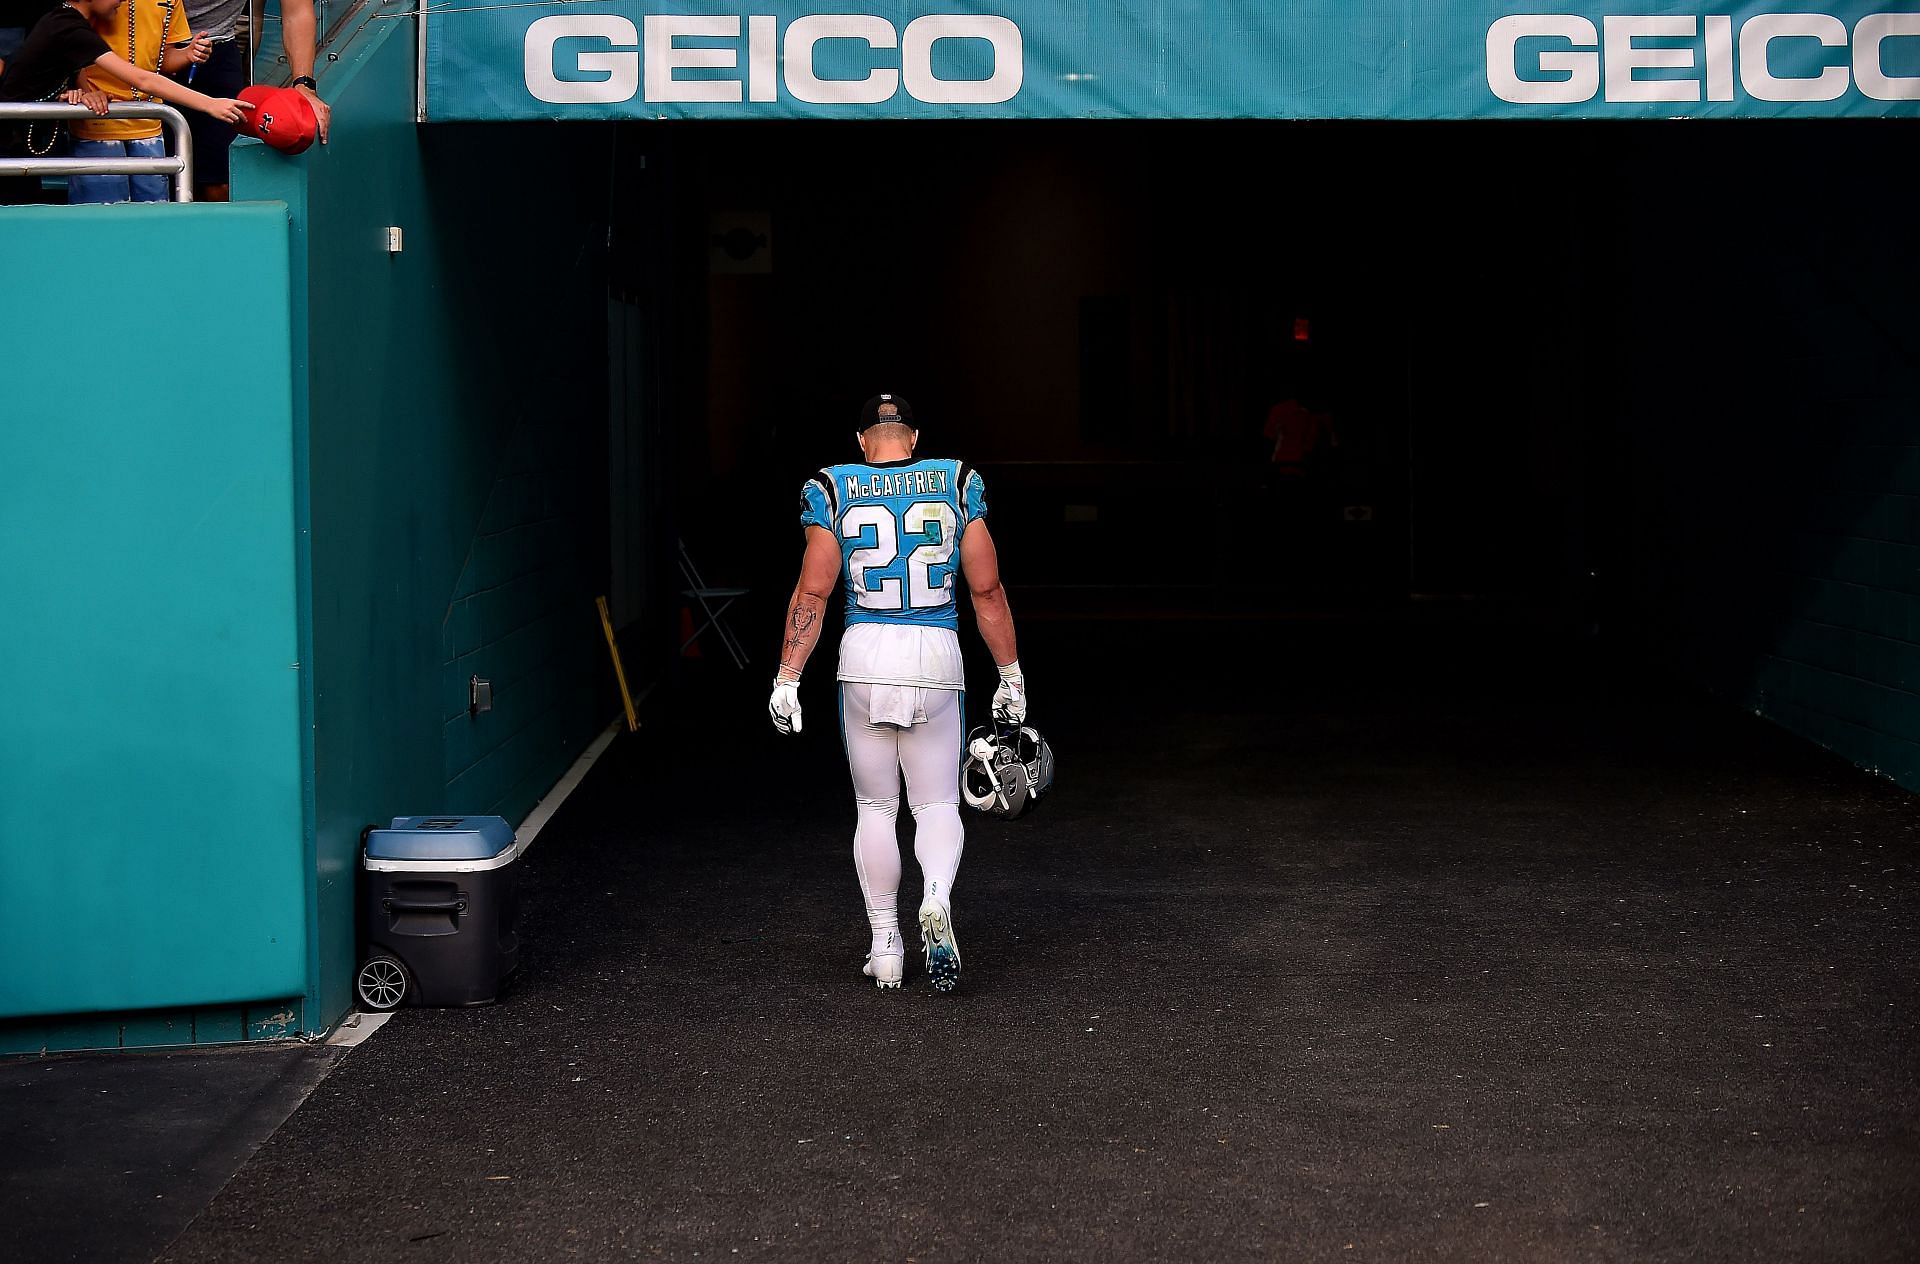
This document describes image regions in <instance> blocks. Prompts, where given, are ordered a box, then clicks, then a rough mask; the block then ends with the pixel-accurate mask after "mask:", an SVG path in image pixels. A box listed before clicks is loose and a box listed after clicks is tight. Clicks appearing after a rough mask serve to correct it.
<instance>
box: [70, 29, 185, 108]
mask: <svg viewBox="0 0 1920 1264" xmlns="http://www.w3.org/2000/svg"><path fill="white" fill-rule="evenodd" d="M129 4H130V5H132V6H134V9H133V22H134V32H133V42H134V46H133V49H132V51H131V52H130V51H129V50H128V48H127V5H129ZM169 15H171V18H169ZM93 29H94V30H95V31H97V32H99V35H100V38H101V39H103V40H105V41H107V47H108V48H110V49H112V50H113V51H114V52H115V53H117V54H119V55H120V56H122V57H125V58H126V59H127V60H128V61H130V62H132V63H133V64H134V65H136V66H138V67H140V68H141V69H142V70H156V71H157V70H158V69H159V68H160V55H161V52H162V49H161V47H160V45H161V39H162V34H163V32H164V37H165V41H166V42H167V43H168V44H178V43H179V42H180V41H181V40H184V39H191V38H192V37H193V31H192V30H191V29H190V28H189V27H188V26H187V7H186V5H185V4H183V3H181V0H122V3H120V4H119V5H117V6H115V8H114V10H113V12H112V13H110V14H108V15H107V16H106V17H104V18H95V19H94V23H93ZM80 86H81V87H82V88H97V89H99V90H100V91H101V92H104V93H106V94H107V96H109V97H111V98H112V99H113V100H115V101H133V100H142V101H146V100H151V99H152V98H151V97H148V96H147V95H146V94H145V93H142V92H135V91H134V90H133V89H132V88H130V87H128V86H127V85H126V84H124V83H121V82H120V81H119V80H118V79H116V78H114V77H113V76H112V75H110V74H108V73H107V72H106V71H104V70H102V69H100V68H99V67H98V66H88V67H87V68H86V69H85V70H83V71H81V72H80ZM69 126H70V127H71V128H72V129H73V135H74V138H75V139H77V140H145V139H147V138H148V137H152V136H158V135H160V133H161V131H162V128H161V126H160V120H159V119H103V118H92V119H86V120H84V121H83V120H79V119H76V120H74V122H72V123H71V124H69Z"/></svg>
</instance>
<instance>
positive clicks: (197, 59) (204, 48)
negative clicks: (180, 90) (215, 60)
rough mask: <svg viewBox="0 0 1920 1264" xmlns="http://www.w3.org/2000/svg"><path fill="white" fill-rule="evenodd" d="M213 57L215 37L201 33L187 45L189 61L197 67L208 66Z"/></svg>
mask: <svg viewBox="0 0 1920 1264" xmlns="http://www.w3.org/2000/svg"><path fill="white" fill-rule="evenodd" d="M211 56H213V36H211V35H209V34H207V33H206V32H205V31H201V32H199V33H198V34H196V35H195V36H194V37H193V39H192V40H191V41H190V42H189V43H188V44H187V60H188V61H190V62H192V63H193V64H194V65H196V66H200V65H204V64H206V60H207V58H209V57H211Z"/></svg>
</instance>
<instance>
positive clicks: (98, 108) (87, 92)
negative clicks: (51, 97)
mask: <svg viewBox="0 0 1920 1264" xmlns="http://www.w3.org/2000/svg"><path fill="white" fill-rule="evenodd" d="M60 99H61V100H62V101H65V102H66V103H67V104H68V105H84V106H86V107H87V108H88V109H89V110H92V111H93V112H94V113H95V114H105V113H106V112H107V104H108V101H107V94H106V93H104V92H101V91H99V90H98V89H96V88H75V89H73V90H72V91H71V92H62V93H61V94H60Z"/></svg>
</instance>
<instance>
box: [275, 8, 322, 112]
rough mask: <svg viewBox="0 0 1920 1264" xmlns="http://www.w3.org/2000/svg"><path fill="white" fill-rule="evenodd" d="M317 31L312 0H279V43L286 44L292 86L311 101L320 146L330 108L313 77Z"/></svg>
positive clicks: (318, 32) (317, 24)
mask: <svg viewBox="0 0 1920 1264" xmlns="http://www.w3.org/2000/svg"><path fill="white" fill-rule="evenodd" d="M319 34H320V31H319V23H318V22H316V21H315V20H314V16H313V0H280V42H281V43H282V44H284V45H285V46H286V50H287V68H288V69H289V70H291V71H292V72H293V86H294V87H295V88H297V89H299V91H300V93H301V95H303V96H305V97H306V98H307V100H309V101H311V102H313V113H314V117H316V118H318V119H319V120H320V143H321V144H322V145H324V144H326V143H327V126H328V124H330V123H331V122H332V121H333V109H332V107H330V106H329V105H328V104H327V103H326V102H325V101H322V100H321V99H320V84H319V83H318V82H317V81H316V80H315V79H314V77H313V55H314V49H315V46H316V43H317V41H318V39H319Z"/></svg>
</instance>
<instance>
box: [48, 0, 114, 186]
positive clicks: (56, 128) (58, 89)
mask: <svg viewBox="0 0 1920 1264" xmlns="http://www.w3.org/2000/svg"><path fill="white" fill-rule="evenodd" d="M62 3H63V4H64V3H65V0H62ZM65 7H67V8H69V9H72V10H73V11H74V12H75V13H80V10H79V8H78V7H77V6H75V5H70V4H69V5H66V6H65ZM128 12H132V8H131V5H129V8H128ZM80 16H81V18H82V19H84V18H85V17H86V14H84V13H81V14H80ZM69 82H71V79H69V80H67V81H65V82H62V83H58V84H55V85H54V88H53V90H52V91H51V92H49V93H47V95H45V96H43V97H41V98H40V99H41V100H42V101H51V100H53V99H54V98H55V97H57V96H59V95H60V94H61V93H62V92H65V91H66V90H67V83H69ZM34 127H35V124H33V123H28V124H27V155H28V157H31V158H45V157H46V156H47V155H48V154H50V153H52V152H53V143H54V142H55V141H57V140H59V139H60V124H58V123H55V124H54V125H53V128H52V130H50V131H49V132H48V133H47V143H46V146H45V147H44V148H41V147H36V146H35V145H34V143H33V129H34Z"/></svg>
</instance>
